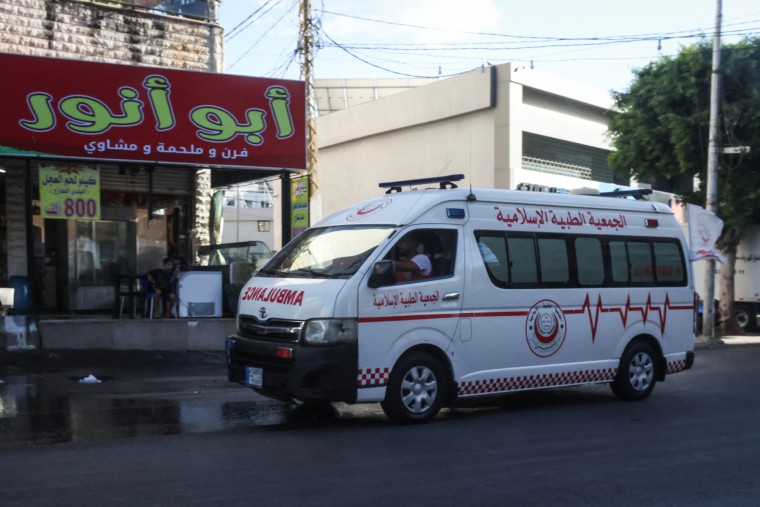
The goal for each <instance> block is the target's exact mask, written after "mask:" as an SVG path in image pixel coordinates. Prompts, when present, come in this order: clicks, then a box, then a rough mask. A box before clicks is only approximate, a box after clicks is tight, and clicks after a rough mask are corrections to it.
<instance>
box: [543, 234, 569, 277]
mask: <svg viewBox="0 0 760 507" xmlns="http://www.w3.org/2000/svg"><path fill="white" fill-rule="evenodd" d="M538 258H539V261H540V262H541V283H544V284H549V285H567V284H568V283H569V282H570V269H569V266H568V256H567V243H566V242H565V239H564V238H547V237H539V238H538Z"/></svg>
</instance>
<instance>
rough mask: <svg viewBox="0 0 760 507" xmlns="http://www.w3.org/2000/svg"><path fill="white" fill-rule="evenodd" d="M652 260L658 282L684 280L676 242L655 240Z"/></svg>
mask: <svg viewBox="0 0 760 507" xmlns="http://www.w3.org/2000/svg"><path fill="white" fill-rule="evenodd" d="M654 262H655V269H656V275H657V282H658V283H665V284H668V283H670V284H672V283H676V284H681V283H683V282H684V281H685V273H684V267H683V257H682V256H681V249H680V247H679V244H678V243H674V242H663V241H655V243H654Z"/></svg>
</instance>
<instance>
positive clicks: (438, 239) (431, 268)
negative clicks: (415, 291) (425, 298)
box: [386, 229, 457, 283]
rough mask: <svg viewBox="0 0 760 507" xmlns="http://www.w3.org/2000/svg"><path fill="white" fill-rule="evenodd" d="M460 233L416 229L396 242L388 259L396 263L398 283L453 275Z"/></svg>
mask: <svg viewBox="0 0 760 507" xmlns="http://www.w3.org/2000/svg"><path fill="white" fill-rule="evenodd" d="M456 245H457V231H456V230H452V229H415V230H413V231H410V232H407V233H406V234H404V235H403V236H401V238H399V240H398V241H397V242H396V244H395V245H394V247H393V248H392V249H391V251H390V252H389V254H388V255H387V256H386V259H387V260H392V261H394V266H395V269H396V278H397V280H398V282H399V283H404V282H410V281H417V280H426V279H431V278H442V277H447V276H452V275H453V274H454V266H455V261H456Z"/></svg>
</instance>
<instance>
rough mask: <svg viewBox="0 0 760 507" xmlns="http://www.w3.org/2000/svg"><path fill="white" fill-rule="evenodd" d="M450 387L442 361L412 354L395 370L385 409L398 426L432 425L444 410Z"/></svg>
mask: <svg viewBox="0 0 760 507" xmlns="http://www.w3.org/2000/svg"><path fill="white" fill-rule="evenodd" d="M447 385H448V377H447V376H446V373H445V370H444V368H443V366H442V365H441V363H440V361H438V360H437V359H436V358H435V357H433V356H432V355H430V354H427V353H424V352H412V353H410V354H408V355H406V356H404V357H402V358H401V359H400V360H399V361H398V363H396V366H395V367H394V368H393V371H392V372H391V377H390V382H389V383H388V387H387V389H386V392H385V399H384V400H383V401H382V402H381V406H382V407H383V411H384V412H385V414H386V415H387V416H388V417H390V418H391V419H393V420H394V421H396V422H401V423H407V424H408V423H421V422H425V421H429V420H430V419H432V418H433V417H435V415H436V414H437V413H438V411H439V410H441V406H442V405H443V401H444V397H445V393H446V392H447Z"/></svg>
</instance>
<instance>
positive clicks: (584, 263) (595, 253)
mask: <svg viewBox="0 0 760 507" xmlns="http://www.w3.org/2000/svg"><path fill="white" fill-rule="evenodd" d="M574 246H575V262H576V269H577V271H578V283H579V284H580V285H581V286H597V285H602V284H604V256H603V255H602V243H601V242H600V241H599V240H598V239H597V238H575V245H574Z"/></svg>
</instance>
